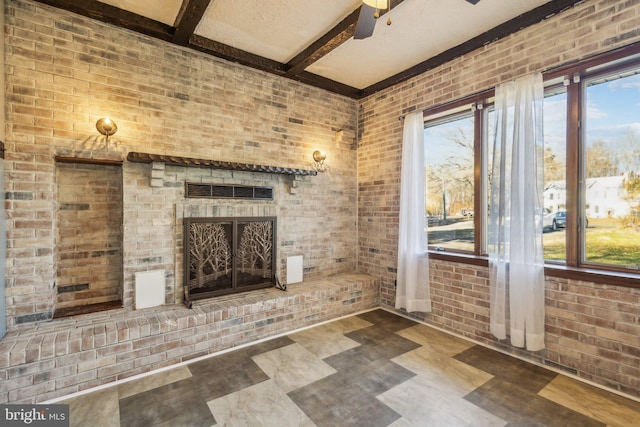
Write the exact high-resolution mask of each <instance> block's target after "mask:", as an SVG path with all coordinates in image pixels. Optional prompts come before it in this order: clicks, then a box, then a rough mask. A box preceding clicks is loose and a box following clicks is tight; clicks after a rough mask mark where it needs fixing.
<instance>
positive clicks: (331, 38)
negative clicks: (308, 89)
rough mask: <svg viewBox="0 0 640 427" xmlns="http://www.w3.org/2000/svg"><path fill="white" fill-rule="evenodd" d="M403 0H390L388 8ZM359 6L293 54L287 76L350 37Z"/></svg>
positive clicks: (356, 20)
mask: <svg viewBox="0 0 640 427" xmlns="http://www.w3.org/2000/svg"><path fill="white" fill-rule="evenodd" d="M403 1H404V0H393V1H391V2H390V5H389V10H391V9H393V8H394V7H396V6H398V5H399V4H400V3H402V2H403ZM361 8H362V6H360V7H358V8H357V9H356V10H354V11H353V12H351V13H350V14H349V15H348V16H347V17H346V18H344V19H343V20H342V21H340V22H339V23H338V24H337V25H336V26H335V27H333V28H332V29H330V30H329V31H327V32H326V33H325V34H324V35H322V36H321V37H320V38H319V39H317V40H316V41H314V42H313V43H311V44H310V45H309V46H308V47H307V48H306V49H304V50H303V51H302V52H300V53H298V54H297V55H296V56H294V57H293V59H291V61H289V62H288V63H287V73H286V75H287V77H291V76H294V75H296V74H299V73H301V72H302V71H304V70H305V69H306V68H307V67H308V66H310V65H311V64H313V63H314V62H316V61H318V60H319V59H320V58H322V57H323V56H325V55H327V54H328V53H329V52H331V51H332V50H334V49H335V48H337V47H338V46H340V45H341V44H342V43H344V42H346V41H347V40H349V39H350V38H352V37H353V35H354V34H355V32H356V25H357V24H358V18H359V16H360V9H361ZM389 10H381V11H380V16H382V15H384V14H385V13H387V12H388V11H389Z"/></svg>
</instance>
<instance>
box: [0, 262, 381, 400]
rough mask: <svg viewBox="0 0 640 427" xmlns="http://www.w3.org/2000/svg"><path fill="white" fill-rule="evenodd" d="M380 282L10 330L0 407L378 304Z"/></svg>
mask: <svg viewBox="0 0 640 427" xmlns="http://www.w3.org/2000/svg"><path fill="white" fill-rule="evenodd" d="M379 295H380V283H379V281H378V280H376V279H374V278H373V277H372V276H369V275H366V274H357V273H346V274H340V275H336V276H331V277H327V278H322V279H312V280H307V281H305V282H302V283H297V284H294V285H289V287H288V289H287V291H286V292H283V291H280V290H277V289H266V290H259V291H252V292H248V293H245V294H241V295H231V296H226V297H218V298H214V299H208V300H201V301H198V302H195V303H194V305H193V308H192V309H188V308H186V307H184V306H183V305H179V304H174V305H166V306H161V307H155V308H151V309H144V310H128V309H118V310H111V311H105V312H101V313H92V314H87V315H82V316H76V317H73V318H67V319H60V320H54V321H51V322H45V323H40V324H37V325H30V326H25V327H18V328H15V329H14V330H13V331H11V332H10V333H9V334H8V335H7V336H6V337H5V338H3V340H2V341H1V342H0V380H1V384H2V389H1V390H0V402H12V403H33V402H42V401H45V400H48V399H52V398H55V397H59V396H64V395H67V394H70V393H74V392H77V391H81V390H86V389H89V388H92V387H96V386H98V385H101V384H106V383H109V382H113V381H116V380H120V379H124V378H127V377H131V376H133V375H136V374H142V373H145V372H149V371H152V370H154V369H158V368H161V367H164V366H168V365H171V364H174V363H178V362H182V361H185V360H190V359H193V358H196V357H199V356H204V355H207V354H210V353H214V352H217V351H220V350H223V349H227V348H231V347H234V346H238V345H241V344H244V343H248V342H251V341H255V340H259V339H262V338H266V337H271V336H274V335H277V334H280V333H283V332H287V331H291V330H294V329H297V328H301V327H305V326H309V325H313V324H315V323H319V322H322V321H326V320H330V319H335V318H338V317H340V316H344V315H348V314H353V313H357V312H360V311H363V310H366V309H370V308H373V307H377V306H378V305H379V303H380V297H379Z"/></svg>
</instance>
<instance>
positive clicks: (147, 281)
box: [135, 270, 165, 309]
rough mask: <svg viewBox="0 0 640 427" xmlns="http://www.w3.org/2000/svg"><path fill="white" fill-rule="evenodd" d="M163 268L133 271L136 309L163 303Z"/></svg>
mask: <svg viewBox="0 0 640 427" xmlns="http://www.w3.org/2000/svg"><path fill="white" fill-rule="evenodd" d="M164 282H165V279H164V270H152V271H140V272H138V273H135V291H136V309H140V308H148V307H155V306H158V305H162V304H164V293H165V283H164Z"/></svg>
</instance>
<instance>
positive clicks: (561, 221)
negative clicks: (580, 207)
mask: <svg viewBox="0 0 640 427" xmlns="http://www.w3.org/2000/svg"><path fill="white" fill-rule="evenodd" d="M555 215H556V216H555V220H556V226H557V227H558V228H565V227H566V226H567V211H558V212H556V213H555Z"/></svg>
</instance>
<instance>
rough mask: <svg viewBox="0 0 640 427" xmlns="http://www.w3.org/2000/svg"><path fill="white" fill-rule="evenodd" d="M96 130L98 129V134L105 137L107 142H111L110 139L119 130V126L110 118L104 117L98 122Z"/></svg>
mask: <svg viewBox="0 0 640 427" xmlns="http://www.w3.org/2000/svg"><path fill="white" fill-rule="evenodd" d="M96 129H98V132H100V133H101V134H102V135H104V136H105V138H106V140H107V141H109V137H110V136H111V135H113V134H114V133H116V131H117V130H118V125H116V122H114V121H113V120H111V119H110V118H108V117H103V118H101V119H100V120H98V121H97V122H96Z"/></svg>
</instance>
